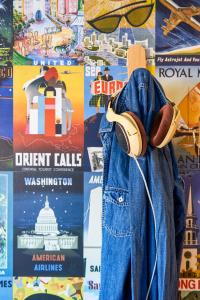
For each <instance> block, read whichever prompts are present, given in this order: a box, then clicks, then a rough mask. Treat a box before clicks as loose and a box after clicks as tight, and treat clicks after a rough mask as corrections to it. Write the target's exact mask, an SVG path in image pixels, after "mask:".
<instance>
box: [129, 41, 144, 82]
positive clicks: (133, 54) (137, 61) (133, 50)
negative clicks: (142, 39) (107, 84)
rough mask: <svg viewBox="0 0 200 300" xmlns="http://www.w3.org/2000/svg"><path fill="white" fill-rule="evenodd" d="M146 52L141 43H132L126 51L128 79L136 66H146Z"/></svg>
mask: <svg viewBox="0 0 200 300" xmlns="http://www.w3.org/2000/svg"><path fill="white" fill-rule="evenodd" d="M146 66H147V62H146V52H145V49H144V47H142V46H141V45H132V46H131V47H130V48H129V49H128V51H127V67H128V79H129V78H130V76H131V74H132V72H133V71H134V70H135V69H137V68H146Z"/></svg>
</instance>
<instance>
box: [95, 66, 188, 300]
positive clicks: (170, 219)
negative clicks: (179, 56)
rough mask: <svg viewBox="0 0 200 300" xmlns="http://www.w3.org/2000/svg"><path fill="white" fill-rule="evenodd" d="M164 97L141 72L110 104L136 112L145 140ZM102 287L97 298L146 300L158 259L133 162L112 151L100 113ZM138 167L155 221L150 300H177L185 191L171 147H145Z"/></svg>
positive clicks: (112, 138) (110, 127)
mask: <svg viewBox="0 0 200 300" xmlns="http://www.w3.org/2000/svg"><path fill="white" fill-rule="evenodd" d="M166 103H167V101H166V97H165V95H164V92H163V90H162V88H161V86H160V84H159V83H158V82H157V80H156V79H155V78H154V77H153V76H152V75H151V73H150V72H149V71H148V70H146V69H143V68H140V69H137V70H135V71H134V72H133V74H132V75H131V77H130V80H129V82H128V83H127V85H126V87H125V88H124V89H123V91H122V93H121V94H120V96H119V97H118V99H117V100H116V103H115V108H116V111H117V113H122V112H124V111H132V112H134V113H135V114H136V115H137V116H138V117H139V118H140V120H141V121H142V123H143V125H144V128H145V130H146V133H147V138H148V136H149V134H150V130H151V125H152V121H153V119H154V116H155V114H156V112H158V111H159V110H160V108H161V107H162V106H163V105H164V104H166ZM99 133H100V136H101V140H102V144H103V154H104V174H103V207H102V211H103V213H102V252H101V254H102V256H101V289H100V296H99V300H145V299H146V295H147V290H148V287H149V284H150V280H151V276H152V272H153V267H154V263H155V257H156V243H155V227H154V219H153V213H152V208H151V205H150V202H149V199H148V197H147V193H146V190H145V186H144V182H143V179H142V176H141V174H140V172H139V169H138V167H137V165H136V162H135V160H134V159H133V158H131V157H129V156H128V155H127V154H125V153H124V152H123V151H122V150H121V148H120V146H119V145H118V142H117V139H116V135H115V123H114V122H113V123H112V122H111V123H110V122H108V121H107V119H106V115H105V114H104V115H103V117H102V120H101V124H100V129H99ZM138 162H139V164H140V166H141V169H142V171H143V173H144V175H145V178H146V180H147V184H148V188H149V190H150V194H151V197H152V201H153V206H154V210H155V216H156V225H157V230H156V237H157V241H158V245H157V246H158V247H157V251H158V252H157V254H158V261H157V267H156V272H155V276H154V279H153V283H152V286H151V291H150V294H149V298H148V299H149V300H176V299H177V291H178V276H179V269H180V262H181V254H182V246H183V237H184V231H185V214H186V208H185V199H184V185H183V181H182V179H181V177H180V176H179V172H178V168H177V163H176V160H175V156H174V151H173V146H172V143H169V144H168V145H167V146H165V147H164V148H162V149H158V148H154V147H152V146H151V145H150V144H148V147H147V152H146V154H145V155H144V156H143V157H139V158H138Z"/></svg>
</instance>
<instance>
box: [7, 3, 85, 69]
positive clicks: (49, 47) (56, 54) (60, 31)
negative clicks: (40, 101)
mask: <svg viewBox="0 0 200 300" xmlns="http://www.w3.org/2000/svg"><path fill="white" fill-rule="evenodd" d="M13 34H14V52H13V62H14V64H16V65H44V64H46V65H67V66H69V65H79V64H82V63H83V58H84V57H83V46H82V38H83V11H82V6H80V5H79V1H78V0H67V1H52V0H32V1H29V0H24V1H18V0H16V1H13Z"/></svg>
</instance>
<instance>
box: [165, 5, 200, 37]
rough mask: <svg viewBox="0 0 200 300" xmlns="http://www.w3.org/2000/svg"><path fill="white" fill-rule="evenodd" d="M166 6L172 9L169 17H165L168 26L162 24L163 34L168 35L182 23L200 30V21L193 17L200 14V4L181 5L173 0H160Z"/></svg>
mask: <svg viewBox="0 0 200 300" xmlns="http://www.w3.org/2000/svg"><path fill="white" fill-rule="evenodd" d="M160 3H162V4H163V5H164V6H165V7H167V8H168V9H169V10H170V11H171V15H170V17H169V19H167V18H164V19H163V21H164V22H165V23H166V26H164V25H162V26H161V28H162V30H163V34H164V35H165V36H167V35H168V34H169V32H171V31H172V30H173V29H175V28H176V27H177V26H178V25H179V24H180V23H186V24H188V25H189V26H191V27H192V28H193V29H195V30H197V31H199V32H200V23H199V22H198V21H197V20H196V19H195V18H193V17H194V16H198V15H200V6H198V7H197V6H194V5H191V6H188V7H180V6H178V5H177V4H176V3H175V2H174V1H173V0H160Z"/></svg>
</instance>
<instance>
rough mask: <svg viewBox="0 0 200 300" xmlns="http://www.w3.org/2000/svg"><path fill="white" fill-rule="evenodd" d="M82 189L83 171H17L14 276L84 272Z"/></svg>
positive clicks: (80, 274)
mask: <svg viewBox="0 0 200 300" xmlns="http://www.w3.org/2000/svg"><path fill="white" fill-rule="evenodd" d="M82 194H83V179H82V174H81V173H79V172H76V173H75V172H69V173H68V172H62V173H60V172H54V173H53V172H43V173H42V172H16V173H15V175H14V275H15V276H38V275H40V276H47V277H49V276H50V277H51V276H53V277H63V276H67V277H69V276H75V277H76V276H77V277H79V276H82V275H83V225H82V224H83V199H82V198H83V196H82ZM22 264H23V267H22Z"/></svg>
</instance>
